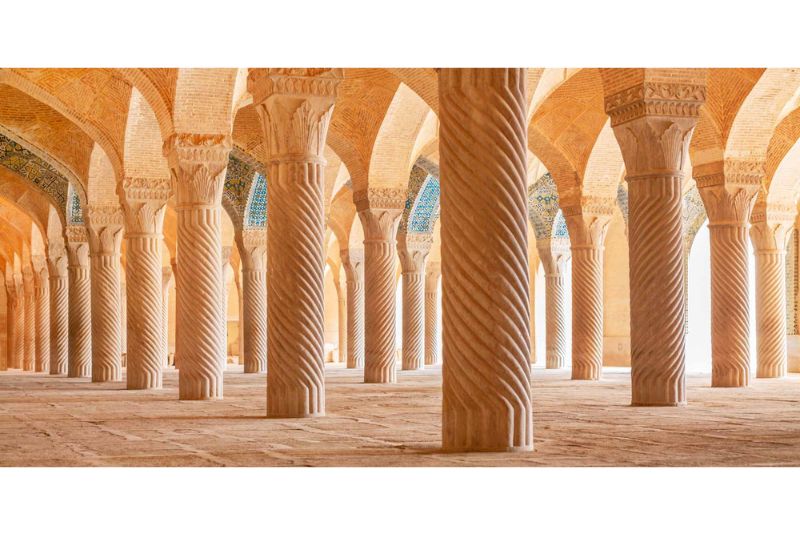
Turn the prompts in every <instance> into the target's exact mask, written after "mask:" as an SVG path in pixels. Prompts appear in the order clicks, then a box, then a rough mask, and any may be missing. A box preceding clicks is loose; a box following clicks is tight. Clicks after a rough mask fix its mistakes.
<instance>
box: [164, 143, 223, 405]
mask: <svg viewBox="0 0 800 535" xmlns="http://www.w3.org/2000/svg"><path fill="white" fill-rule="evenodd" d="M230 149H231V140H230V138H229V137H228V136H225V135H204V134H175V135H173V136H171V137H170V138H169V139H168V140H167V141H166V143H165V144H164V152H165V155H167V157H168V161H169V166H170V170H171V172H172V177H173V182H172V184H173V190H174V191H175V193H176V211H177V213H178V233H177V234H178V244H177V246H178V251H177V256H178V262H179V264H180V267H179V272H178V273H179V275H178V277H177V285H176V287H175V291H176V294H177V295H179V297H178V298H177V303H176V304H177V307H176V315H177V321H178V324H179V328H178V331H177V332H178V336H179V342H178V344H179V346H180V373H179V374H178V394H179V397H180V399H214V398H221V397H222V395H223V388H222V372H223V370H224V369H225V360H226V357H225V353H226V352H225V331H226V329H225V314H224V310H223V306H222V300H223V296H224V294H225V291H224V281H223V278H222V235H221V232H222V219H221V218H222V213H221V209H222V208H221V207H222V188H223V185H224V181H225V169H226V168H227V165H228V154H229V153H230ZM159 277H160V267H159ZM157 280H158V281H159V296H160V290H161V289H160V278H158V279H157ZM158 312H159V314H160V312H161V309H160V299H159V307H158ZM160 323H161V322H160V321H159V324H160ZM158 343H159V346H160V337H159V341H158ZM159 353H160V351H159ZM159 362H160V359H159Z"/></svg>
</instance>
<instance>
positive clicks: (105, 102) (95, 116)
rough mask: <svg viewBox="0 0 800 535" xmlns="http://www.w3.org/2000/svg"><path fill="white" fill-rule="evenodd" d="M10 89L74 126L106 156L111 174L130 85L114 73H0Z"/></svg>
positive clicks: (118, 160) (118, 159) (118, 166)
mask: <svg viewBox="0 0 800 535" xmlns="http://www.w3.org/2000/svg"><path fill="white" fill-rule="evenodd" d="M0 83H4V84H7V85H10V86H12V87H14V88H16V89H18V90H19V91H22V92H23V93H26V94H28V95H29V96H31V97H33V98H34V99H36V100H38V101H40V102H42V103H43V104H46V105H47V106H49V107H51V108H53V109H54V110H56V111H58V112H59V113H60V114H61V115H63V116H64V117H66V118H67V119H69V120H70V121H72V122H73V123H75V124H76V125H77V126H78V127H80V129H81V130H83V131H84V132H85V133H86V134H87V135H88V136H89V137H90V138H91V139H92V140H93V141H94V142H95V143H98V144H99V145H100V146H101V147H103V150H104V151H105V152H106V154H107V155H108V158H109V161H110V162H111V166H112V168H113V169H114V173H115V175H117V176H121V174H122V172H123V165H122V154H123V139H124V135H125V122H126V115H127V108H128V103H129V100H130V91H131V86H130V84H129V83H128V82H127V81H126V80H125V79H124V78H122V77H121V76H119V75H118V73H117V72H116V71H114V70H113V69H2V70H0Z"/></svg>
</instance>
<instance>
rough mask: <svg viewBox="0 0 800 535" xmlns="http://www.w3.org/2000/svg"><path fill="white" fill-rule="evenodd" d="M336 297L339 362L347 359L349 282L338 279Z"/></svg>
mask: <svg viewBox="0 0 800 535" xmlns="http://www.w3.org/2000/svg"><path fill="white" fill-rule="evenodd" d="M336 297H337V299H336V300H337V309H336V310H337V312H338V313H339V317H338V326H339V350H338V353H339V357H338V359H337V362H346V361H347V346H348V340H347V283H345V284H342V282H341V281H340V280H338V277H337V281H336Z"/></svg>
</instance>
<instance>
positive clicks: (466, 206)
mask: <svg viewBox="0 0 800 535" xmlns="http://www.w3.org/2000/svg"><path fill="white" fill-rule="evenodd" d="M89 89H91V94H92V95H94V97H95V98H94V101H92V102H91V103H90V104H87V103H85V102H84V100H83V99H86V98H88V97H87V96H86V95H87V94H88V93H89ZM798 94H800V72H798V71H796V70H794V69H768V70H765V69H708V70H706V69H573V70H567V69H441V70H439V71H434V70H429V69H393V70H384V69H348V70H341V69H250V70H249V71H246V70H236V69H181V70H171V69H119V70H115V69H74V70H59V69H28V70H25V69H10V70H2V71H0V101H2V102H4V104H3V105H2V106H0V108H1V109H0V124H2V130H0V133H2V134H3V138H4V139H6V140H7V143H6V145H7V146H8V147H15V148H14V150H16V151H18V152H19V153H20V154H23V153H24V154H25V155H27V156H26V157H29V160H28V161H34V160H35V161H37V162H40V164H41V166H42V167H41V169H42V170H43V171H42V172H43V173H46V174H47V176H53V177H56V178H58V177H61V178H62V179H63V180H64V181H65V182H64V184H61V185H59V184H58V183H57V180H56V179H55V178H54V179H53V181H52V182H51V183H50V185H49V186H46V185H42V184H43V183H44V181H43V180H41V179H40V178H37V177H35V176H33V175H32V174H31V173H30V172H29V171H26V169H25V168H24V167H23V166H21V165H16V164H14V162H13V161H12V159H11V157H10V156H8V154H10V151H11V149H7V151H6V156H5V157H4V159H3V161H2V162H0V163H2V165H3V166H4V168H3V169H2V170H1V171H2V172H1V173H0V201H2V203H1V204H0V208H2V211H0V220H2V221H3V232H2V236H0V247H1V248H2V250H1V251H0V252H1V253H2V254H0V264H1V265H0V267H1V268H2V269H3V272H4V274H5V286H6V303H7V306H6V311H7V312H6V330H5V332H6V344H5V346H6V348H5V355H6V357H5V359H4V360H3V361H0V365H2V369H13V368H17V369H22V370H24V371H29V372H49V373H50V374H51V375H64V374H66V375H67V376H69V377H76V378H77V377H87V378H89V377H90V378H91V380H92V381H94V382H106V381H121V380H122V378H123V375H124V377H125V381H126V385H127V388H128V389H153V388H161V387H162V374H163V370H164V369H165V367H167V366H169V365H171V364H172V363H171V362H169V357H168V355H169V347H170V345H169V343H168V331H169V325H170V320H169V299H170V295H171V293H172V295H174V298H175V303H174V306H175V316H176V320H175V344H174V346H175V356H174V365H175V367H176V368H178V370H179V394H178V396H179V398H180V399H185V400H213V399H217V398H221V397H222V396H223V386H224V381H223V371H224V370H225V365H226V354H227V347H226V331H227V312H226V303H227V298H226V284H225V273H226V271H227V270H228V269H234V270H236V272H237V274H238V275H237V276H239V277H240V279H241V281H240V285H241V295H242V303H241V315H242V316H241V317H242V324H243V328H242V333H241V338H242V344H241V354H242V357H243V363H244V372H245V373H263V372H268V373H267V374H266V396H267V416H269V417H276V418H297V417H321V416H324V415H325V406H326V405H325V396H326V393H325V360H326V355H325V351H326V349H325V325H326V312H325V308H326V304H325V297H324V294H325V286H324V285H325V277H326V266H330V267H331V268H332V270H333V272H334V275H333V276H334V279H335V281H336V283H335V285H336V290H337V292H338V296H339V297H338V300H337V303H336V305H337V308H336V313H337V314H338V325H339V332H338V352H339V357H338V358H339V359H340V361H342V362H344V363H345V365H346V367H347V368H353V369H363V380H364V382H366V383H395V382H398V381H399V382H402V377H403V372H404V371H407V370H418V369H422V368H423V367H425V366H430V365H437V364H440V363H441V364H442V379H443V383H442V392H443V404H442V443H443V447H444V448H445V449H446V450H450V451H512V450H520V451H524V450H531V449H532V448H533V439H534V438H533V420H534V415H533V411H532V407H531V357H532V355H535V351H534V350H533V348H532V344H531V313H532V312H531V292H532V282H531V277H530V273H531V271H530V270H531V268H532V267H534V264H538V263H541V267H542V269H543V271H544V274H545V281H546V285H545V286H546V289H545V296H544V299H545V301H546V325H547V328H546V348H545V351H544V353H545V355H546V367H547V368H562V367H565V366H566V365H567V363H568V362H569V361H570V360H571V366H572V370H571V373H572V379H574V380H578V381H597V380H599V379H600V378H601V376H602V369H603V363H604V351H605V350H604V338H605V331H604V316H605V312H606V311H605V310H604V307H605V303H606V297H607V296H606V295H604V285H605V282H604V278H605V277H606V275H607V271H606V269H605V268H604V260H605V259H606V256H605V254H604V245H605V243H606V238H607V235H608V232H609V226H610V224H611V221H612V218H613V217H614V214H615V213H616V212H615V211H616V210H617V209H618V207H617V193H618V190H620V189H622V190H623V191H624V192H625V193H626V196H627V206H626V208H625V210H626V212H625V216H626V218H627V219H626V227H625V228H626V234H627V249H628V262H629V272H630V278H629V283H628V291H629V295H630V299H629V306H630V312H629V314H630V367H631V402H632V404H633V405H635V406H638V405H651V406H652V405H657V406H676V405H683V404H686V403H687V393H686V386H685V372H684V368H685V355H686V342H685V340H686V285H685V280H686V273H685V271H686V268H685V262H686V254H687V253H686V241H687V238H686V236H687V230H686V224H685V223H684V221H685V219H686V217H685V216H686V209H685V206H684V205H685V197H686V192H687V190H688V189H690V188H694V187H695V186H696V188H697V191H698V192H699V197H700V199H701V202H702V205H703V206H704V208H705V212H706V213H707V217H708V226H709V230H710V236H711V258H710V262H711V273H712V287H711V295H712V302H711V307H712V321H711V325H710V329H711V335H712V355H711V360H712V377H711V385H712V386H714V387H745V386H747V385H748V383H749V382H750V381H751V370H750V355H749V342H748V341H749V337H750V331H749V323H748V321H749V319H748V318H749V309H748V306H749V305H748V295H749V289H748V255H749V250H748V246H749V245H748V242H749V243H750V244H751V245H752V248H753V250H754V255H755V266H756V286H755V289H754V291H755V296H756V318H757V324H756V332H755V334H756V339H757V344H758V345H757V354H756V362H757V369H756V370H755V375H756V377H758V378H778V377H783V376H785V375H786V374H787V373H788V371H789V357H788V354H789V348H788V347H787V333H788V332H789V331H790V330H791V328H792V327H793V326H791V325H788V324H787V292H788V291H789V290H788V289H787V285H786V265H787V262H786V260H787V247H788V246H789V243H790V241H791V240H792V237H793V235H794V234H793V227H794V220H795V218H796V216H797V209H796V207H797V196H798V192H800V150H798V149H796V148H795V147H797V146H798V145H796V142H797V140H798V139H800V98H798V96H797V95H798ZM79 103H81V105H80V106H78V104H79ZM231 103H233V105H231ZM26 109H27V110H33V111H32V112H31V113H30V114H26V113H24V112H23V111H24V110H26ZM37 110H39V111H41V113H38V114H37V113H35V112H36V111H37ZM77 110H84V111H77ZM45 112H46V113H45ZM42 117H44V118H42ZM36 120H41V121H44V122H45V125H46V127H47V128H45V129H42V128H39V129H37V128H35V126H36V124H34V123H35V121H36ZM66 139H71V140H72V141H71V142H70V143H69V144H67V143H65V142H64V140H66ZM233 154H238V155H239V156H240V157H241V159H243V160H245V161H247V162H249V163H250V164H253V165H255V166H257V167H258V168H260V169H262V170H263V175H264V176H266V177H267V182H268V184H269V193H268V195H266V206H265V211H266V212H265V213H266V214H267V216H266V217H264V218H263V219H265V221H266V224H265V226H263V225H253V224H249V222H250V221H251V220H252V219H253V218H254V215H257V214H256V211H257V210H258V209H259V207H258V206H256V204H255V203H254V201H253V195H248V193H247V192H246V191H245V192H244V193H242V192H241V191H238V192H237V190H236V187H235V186H236V184H235V183H232V182H231V181H230V180H228V178H229V177H230V176H231V169H230V167H231V165H232V164H231V163H230V162H231V161H233V160H231V158H232V155H233ZM237 161H239V160H237ZM261 162H263V163H261ZM418 162H422V163H421V164H418ZM326 164H327V167H326ZM15 165H16V167H15ZM237 165H239V164H238V163H237ZM420 165H422V167H425V168H426V169H435V170H434V171H433V172H430V171H423V172H422V175H421V176H423V177H425V176H428V175H429V174H430V175H431V176H433V174H434V173H435V174H436V176H435V179H436V180H435V184H436V185H437V188H438V187H440V188H441V196H440V199H441V201H440V203H441V204H440V206H441V208H440V211H441V219H440V223H438V222H435V212H436V211H437V210H438V208H434V209H433V210H432V212H434V214H433V215H432V214H431V213H428V219H425V220H423V221H422V223H423V225H422V226H425V224H427V227H428V228H426V229H425V230H423V231H419V228H418V223H419V220H418V219H415V217H416V216H415V214H416V212H414V210H415V209H416V206H417V204H418V203H419V199H421V198H422V195H423V193H422V191H423V190H424V189H425V188H424V185H423V187H419V184H417V191H416V192H415V194H414V195H411V194H410V193H411V190H412V187H411V185H410V184H409V178H408V177H409V174H410V173H411V175H413V174H414V173H420ZM543 170H546V172H547V173H549V175H548V176H550V177H551V179H552V182H553V183H554V189H555V190H556V192H557V200H556V202H557V206H556V207H557V211H558V214H557V215H558V217H559V218H561V221H562V223H563V229H564V232H560V233H559V232H556V231H555V227H554V225H555V223H554V222H553V220H552V218H551V219H550V220H548V221H546V222H545V224H544V226H541V225H537V224H536V223H537V221H531V219H532V217H533V216H532V214H531V202H532V199H531V197H530V193H529V186H530V185H531V184H532V183H533V182H535V181H536V180H537V179H538V178H539V177H540V176H541V175H542V174H543V173H542V171H543ZM251 174H253V173H251ZM42 176H44V175H42ZM226 177H227V178H226ZM623 177H624V182H623V181H622V179H623ZM67 183H68V184H67ZM231 184H233V185H231ZM439 184H440V186H439ZM621 184H625V185H626V186H625V185H622V186H621ZM250 186H252V184H249V185H248V187H250ZM253 187H254V186H253ZM437 194H438V189H437ZM236 195H239V199H240V200H242V202H241V205H240V206H239V208H238V212H237V209H236V207H234V208H233V209H231V208H230V203H231V202H233V201H231V199H234V201H235V199H236ZM437 202H438V200H437ZM76 206H78V211H79V212H80V213H76V212H75V207H76ZM80 206H83V207H84V208H83V209H81V208H80ZM426 208H427V209H428V210H429V212H431V209H430V206H428V207H425V206H420V210H422V209H426ZM260 209H261V210H262V212H263V210H264V207H263V206H262V207H260ZM228 212H231V213H232V214H233V216H230V215H229V214H228ZM410 212H411V213H410ZM553 214H555V211H554V212H553ZM534 215H535V214H534ZM539 215H541V214H539ZM84 216H85V217H84ZM262 216H263V213H262ZM227 217H231V219H232V220H233V227H234V230H233V232H232V236H229V237H226V236H225V224H226V223H225V218H227ZM26 218H27V219H26ZM23 220H25V221H27V223H19V224H17V223H15V222H14V221H23ZM538 222H539V223H541V221H538ZM532 223H533V224H534V228H533V229H532V230H531V227H530V226H531V224H532ZM26 224H27V227H26ZM439 224H440V227H439V226H438V225H439ZM33 227H36V229H35V231H34V229H33ZM433 227H435V228H436V229H437V231H438V232H434V231H433V230H434V229H433ZM439 229H440V230H439ZM33 234H36V235H37V236H38V238H37V239H35V240H34V239H32V238H31V236H32V235H33ZM228 238H231V239H230V240H228ZM534 239H535V246H534V247H533V248H532V251H533V253H531V250H529V243H533V241H532V240H534ZM226 240H228V241H229V242H230V243H231V244H232V245H235V247H234V250H233V251H230V250H229V251H230V254H226V253H224V252H223V251H224V249H225V248H226V247H227V245H226V244H227V243H228V242H226ZM229 256H230V258H229ZM568 262H570V263H571V265H572V293H571V296H569V295H567V293H566V291H565V282H566V281H565V266H566V264H567V263H568ZM234 264H235V265H234ZM398 266H399V271H400V279H401V280H402V312H401V315H400V321H401V324H402V333H401V335H402V344H401V345H402V352H401V354H400V355H399V356H400V358H399V364H400V366H399V369H398V366H397V360H398V355H397V353H398V352H397V343H396V339H397V335H398V333H396V328H395V325H396V322H397V321H398V318H397V314H398V310H397V307H396V302H395V299H396V290H397V284H398ZM239 268H240V272H239ZM440 280H441V296H439V288H440ZM173 287H174V288H173ZM606 293H607V292H606ZM569 298H571V299H572V318H571V323H572V354H571V355H568V354H567V351H566V348H567V344H566V336H565V329H566V325H567V322H568V321H569V318H566V317H565V303H566V300H567V299H569ZM440 299H441V311H440V310H439V306H440V305H439V302H440ZM792 302H793V300H792ZM440 314H441V318H442V320H441V321H442V332H441V339H442V343H441V351H440V348H439V338H440V333H439V327H438V322H437V317H438V316H439V315H440ZM534 358H535V357H534ZM123 368H124V370H125V373H124V374H123ZM581 384H585V383H581ZM579 387H580V386H579Z"/></svg>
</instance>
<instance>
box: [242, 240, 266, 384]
mask: <svg viewBox="0 0 800 535" xmlns="http://www.w3.org/2000/svg"><path fill="white" fill-rule="evenodd" d="M237 238H238V239H237V241H238V242H239V250H240V251H241V255H240V256H241V258H242V324H243V328H242V331H243V333H242V336H243V339H242V341H243V344H242V348H243V349H242V353H243V355H242V358H243V360H244V373H263V372H266V371H267V266H266V254H267V233H266V231H265V230H264V229H245V230H243V231H241V232H240V233H239V236H238V237H237Z"/></svg>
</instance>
